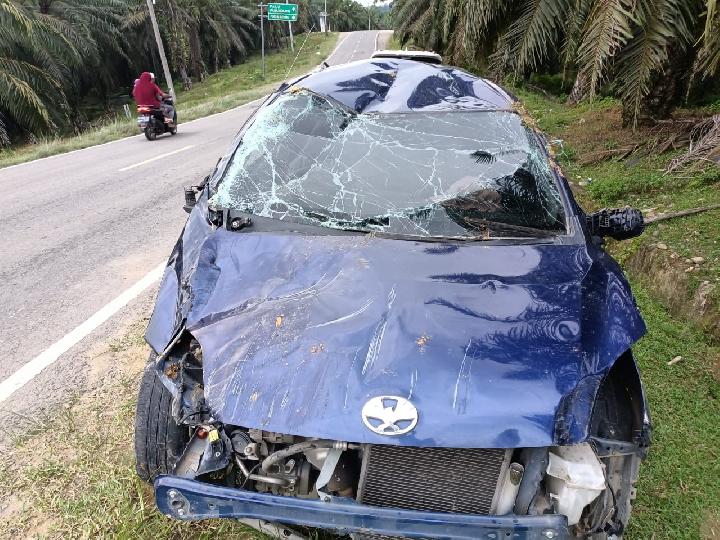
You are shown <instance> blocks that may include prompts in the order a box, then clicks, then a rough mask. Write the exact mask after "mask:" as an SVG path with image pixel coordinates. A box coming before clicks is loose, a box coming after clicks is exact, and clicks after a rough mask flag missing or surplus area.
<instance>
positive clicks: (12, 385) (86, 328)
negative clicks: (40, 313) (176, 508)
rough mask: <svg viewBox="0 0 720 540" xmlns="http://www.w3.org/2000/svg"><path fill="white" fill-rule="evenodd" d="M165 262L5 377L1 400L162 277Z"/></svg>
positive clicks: (0, 384) (0, 388)
mask: <svg viewBox="0 0 720 540" xmlns="http://www.w3.org/2000/svg"><path fill="white" fill-rule="evenodd" d="M166 266H167V264H166V263H162V264H160V265H158V266H156V267H155V268H153V269H152V270H151V271H150V272H148V273H147V274H146V275H145V276H144V277H143V278H142V279H141V280H140V281H138V282H137V283H135V284H134V285H133V286H132V287H130V288H129V289H127V290H126V291H125V292H123V293H122V294H120V296H118V297H117V298H115V299H114V300H112V301H111V302H110V303H109V304H106V305H105V306H103V307H102V308H100V310H98V311H97V312H95V313H94V314H93V315H91V316H90V318H89V319H87V320H86V321H84V322H83V323H81V324H80V326H77V327H76V328H74V329H73V330H71V331H70V332H69V333H68V334H65V335H64V336H63V337H62V338H60V340H58V341H56V342H55V343H53V344H52V345H50V347H48V348H47V349H45V350H44V351H43V352H41V353H40V354H39V355H37V356H36V357H35V358H33V359H32V360H30V361H29V362H28V363H27V364H25V365H24V366H22V367H21V368H20V369H18V370H17V371H16V372H15V373H13V374H12V375H10V376H9V377H8V378H7V379H5V380H4V381H2V382H1V383H0V403H2V402H3V401H5V400H6V399H8V398H9V397H10V396H11V395H12V394H13V393H14V392H17V391H18V390H19V389H20V388H22V387H23V386H25V385H26V384H27V383H29V382H30V381H31V380H32V379H34V378H35V377H36V376H37V375H39V374H40V372H41V371H42V370H44V369H45V368H46V367H49V366H51V365H52V364H53V363H55V361H56V360H57V359H58V358H60V356H62V355H63V354H64V353H66V352H67V351H68V350H70V348H71V347H73V346H75V345H76V344H77V343H78V342H80V341H81V340H82V339H83V338H85V337H87V336H88V335H90V333H91V332H93V331H94V330H95V329H96V328H97V327H98V326H100V325H101V324H102V323H104V322H105V321H107V320H108V319H109V318H110V317H112V316H113V315H115V314H116V313H117V312H118V311H120V310H121V309H122V308H124V307H125V306H126V305H127V304H129V303H130V301H132V300H133V299H135V298H136V297H137V296H138V295H139V294H140V293H142V292H143V291H144V290H145V289H147V288H148V287H150V286H151V285H152V284H154V283H155V282H156V281H158V280H159V279H160V278H161V277H162V275H163V272H164V271H165V267H166Z"/></svg>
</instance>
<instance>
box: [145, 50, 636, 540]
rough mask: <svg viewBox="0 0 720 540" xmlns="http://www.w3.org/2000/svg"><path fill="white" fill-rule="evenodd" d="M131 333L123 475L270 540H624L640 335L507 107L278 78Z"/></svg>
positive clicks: (526, 128)
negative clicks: (133, 346)
mask: <svg viewBox="0 0 720 540" xmlns="http://www.w3.org/2000/svg"><path fill="white" fill-rule="evenodd" d="M186 209H187V210H188V211H189V212H190V215H189V218H188V221H187V224H186V226H185V229H184V231H183V233H182V236H181V237H180V239H179V240H178V242H177V245H176V246H175V249H174V250H173V252H172V255H171V256H170V259H169V261H168V265H167V269H166V271H165V274H164V278H163V280H162V284H161V286H160V290H159V293H158V297H157V303H156V306H155V310H154V313H153V316H152V319H151V321H150V323H149V327H148V329H147V334H146V338H147V341H148V343H149V344H150V346H151V347H152V349H153V353H152V355H151V359H150V361H149V363H148V366H147V369H146V370H145V372H144V375H143V379H142V382H141V386H140V392H139V400H138V409H137V420H136V436H135V449H136V456H137V471H138V473H139V474H140V476H141V477H142V478H143V479H145V480H148V481H152V482H154V489H155V495H156V500H157V505H158V507H159V508H160V510H161V511H162V512H164V513H165V514H167V515H168V516H172V517H174V518H177V519H183V520H197V519H207V518H234V519H240V520H242V521H244V522H245V523H247V524H249V525H251V526H253V527H255V528H258V529H260V530H262V531H264V532H266V533H268V534H271V535H274V536H276V537H280V538H305V537H307V535H308V534H313V533H312V532H309V529H312V528H322V529H328V530H330V531H333V532H335V533H337V534H341V535H349V536H351V537H352V538H355V539H359V538H363V539H370V538H388V537H404V538H448V539H475V538H487V539H497V540H499V539H504V538H512V539H521V540H522V539H547V538H551V539H552V538H569V537H572V538H575V537H582V538H592V539H596V540H597V539H603V538H620V537H622V535H623V531H624V529H625V527H626V526H627V523H628V520H629V516H630V508H631V503H632V500H633V498H634V496H635V487H634V486H635V482H636V479H637V475H638V468H639V463H640V461H641V460H642V459H643V457H644V456H645V454H646V452H647V449H648V446H649V443H650V420H649V416H648V412H647V406H646V401H645V398H644V394H643V387H642V384H641V381H640V376H639V373H638V369H637V366H636V364H635V361H634V360H633V356H632V352H631V347H632V345H633V344H634V343H635V342H636V341H637V340H638V339H639V338H640V337H641V336H642V335H643V334H644V332H645V325H644V323H643V320H642V318H641V317H640V314H639V313H638V309H637V307H636V305H635V301H634V299H633V296H632V293H631V291H630V288H629V286H628V284H627V282H626V281H625V278H624V277H623V273H622V271H621V270H620V268H619V267H618V265H617V264H616V263H615V262H614V261H613V260H612V259H611V258H610V257H609V256H608V255H607V254H606V253H605V252H604V251H603V249H602V245H603V238H604V237H608V236H609V237H613V238H616V239H624V238H629V237H632V236H635V235H638V234H640V232H642V229H643V221H642V215H641V214H640V213H639V212H638V211H636V210H633V209H630V208H624V209H606V210H602V211H600V212H596V213H593V214H585V213H584V212H583V211H582V210H581V209H580V207H579V206H578V204H577V203H576V202H575V200H574V198H573V194H572V193H571V191H570V189H569V186H568V183H567V181H566V179H565V178H564V177H563V176H562V174H561V172H560V170H559V168H558V166H557V164H556V163H555V160H554V158H553V155H552V153H551V151H550V149H549V147H548V146H547V144H546V142H545V140H544V138H543V137H542V135H541V134H540V133H538V132H537V131H536V130H535V129H534V128H533V126H532V123H531V121H530V119H529V117H528V116H527V114H525V113H524V112H523V110H522V107H521V106H520V105H519V104H518V103H517V102H516V101H515V99H514V98H513V97H512V96H511V95H510V94H508V93H507V92H505V91H504V90H502V89H501V88H500V87H498V86H496V85H494V84H492V83H490V82H488V81H486V80H483V79H480V78H477V77H474V76H472V75H470V74H468V73H466V72H464V71H461V70H458V69H455V68H452V67H448V66H443V65H431V64H429V63H426V62H423V61H419V60H413V59H403V58H392V57H389V58H388V57H386V58H381V59H380V58H378V59H371V60H366V61H361V62H356V63H352V64H346V65H342V66H337V67H332V68H326V69H323V70H319V71H316V72H313V73H311V74H309V75H307V76H305V77H302V78H299V79H297V80H295V81H293V82H291V83H289V84H284V85H283V86H282V87H281V88H280V89H279V90H278V91H277V92H275V93H273V94H272V95H271V96H270V97H268V99H267V100H266V101H265V102H264V103H263V105H262V106H261V107H260V108H259V109H258V111H257V112H256V114H255V115H254V116H253V118H251V119H250V120H249V121H248V123H247V124H246V125H245V126H244V127H243V129H242V130H241V131H240V133H239V134H238V136H237V138H236V140H235V141H234V143H233V144H232V147H231V149H230V151H229V152H228V153H227V155H225V156H224V157H223V158H222V159H221V160H220V161H219V162H218V164H217V166H216V168H215V170H214V172H213V173H212V174H210V175H209V176H208V177H207V178H206V179H205V181H204V182H202V183H201V185H199V186H195V187H192V188H189V189H188V190H186Z"/></svg>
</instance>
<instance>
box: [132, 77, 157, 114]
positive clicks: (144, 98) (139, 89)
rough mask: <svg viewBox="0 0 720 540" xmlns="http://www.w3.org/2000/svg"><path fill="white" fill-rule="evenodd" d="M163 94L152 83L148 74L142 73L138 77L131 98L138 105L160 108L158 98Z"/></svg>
mask: <svg viewBox="0 0 720 540" xmlns="http://www.w3.org/2000/svg"><path fill="white" fill-rule="evenodd" d="M163 94H164V92H163V91H162V90H161V89H160V87H159V86H158V85H157V84H155V83H154V82H152V77H151V76H150V73H149V72H147V71H144V72H143V73H142V75H140V80H139V81H138V83H137V84H136V85H135V88H134V89H133V97H134V98H135V102H136V103H137V104H138V105H151V106H154V107H159V106H160V100H159V99H158V96H162V95H163Z"/></svg>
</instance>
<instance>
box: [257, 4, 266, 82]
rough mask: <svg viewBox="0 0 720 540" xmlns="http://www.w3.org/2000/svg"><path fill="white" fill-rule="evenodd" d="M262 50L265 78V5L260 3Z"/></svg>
mask: <svg viewBox="0 0 720 540" xmlns="http://www.w3.org/2000/svg"><path fill="white" fill-rule="evenodd" d="M258 7H259V8H260V50H261V51H262V71H263V79H264V78H265V4H263V3H262V2H260V3H259V4H258Z"/></svg>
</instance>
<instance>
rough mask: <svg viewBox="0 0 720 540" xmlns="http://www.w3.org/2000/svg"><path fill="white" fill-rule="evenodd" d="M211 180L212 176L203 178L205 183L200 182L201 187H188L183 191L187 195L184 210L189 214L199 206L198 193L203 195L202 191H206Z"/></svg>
mask: <svg viewBox="0 0 720 540" xmlns="http://www.w3.org/2000/svg"><path fill="white" fill-rule="evenodd" d="M219 161H220V160H218V162H219ZM216 167H217V165H216ZM209 180H210V175H207V176H206V177H205V178H203V181H202V182H200V184H199V185H197V186H187V187H185V188H183V191H184V193H185V205H184V206H183V210H185V211H186V212H187V213H188V214H189V213H190V212H192V209H193V208H195V205H196V204H197V196H198V193H201V192H202V190H203V189H205V186H206V185H207V183H208V181H209Z"/></svg>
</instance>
